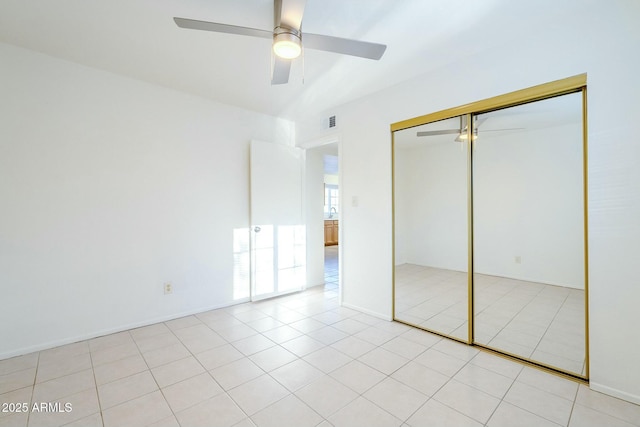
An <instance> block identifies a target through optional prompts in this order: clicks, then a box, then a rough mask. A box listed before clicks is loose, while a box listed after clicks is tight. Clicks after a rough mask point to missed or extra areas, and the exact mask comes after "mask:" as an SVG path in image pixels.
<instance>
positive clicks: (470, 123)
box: [466, 113, 475, 344]
mask: <svg viewBox="0 0 640 427" xmlns="http://www.w3.org/2000/svg"><path fill="white" fill-rule="evenodd" d="M466 120H467V230H468V231H467V233H468V234H467V296H468V298H467V311H468V316H469V318H468V319H467V325H468V328H469V330H468V331H467V341H468V344H473V338H474V332H473V331H474V324H473V319H474V317H475V316H474V308H473V302H474V299H473V294H474V292H473V144H474V140H473V133H474V129H473V128H474V126H473V115H472V114H470V113H468V114H467V115H466Z"/></svg>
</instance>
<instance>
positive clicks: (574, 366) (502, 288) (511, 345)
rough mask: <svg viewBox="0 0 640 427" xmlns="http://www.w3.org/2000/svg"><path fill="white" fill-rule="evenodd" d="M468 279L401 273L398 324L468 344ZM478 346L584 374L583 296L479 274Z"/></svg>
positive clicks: (431, 271) (407, 269) (415, 268)
mask: <svg viewBox="0 0 640 427" xmlns="http://www.w3.org/2000/svg"><path fill="white" fill-rule="evenodd" d="M467 280H468V279H467V273H464V272H459V271H452V270H445V269H440V268H433V267H425V266H420V265H416V264H403V265H399V266H397V267H396V286H395V289H396V318H397V319H400V320H403V321H405V322H408V323H411V324H414V325H417V326H421V327H424V328H426V329H429V330H433V331H437V332H441V333H443V334H446V335H451V336H454V337H457V338H460V339H463V340H466V339H467V333H468V332H467V329H468V325H467V320H466V319H467V305H468V299H467V289H468V284H467ZM474 281H475V289H476V290H475V298H474V304H475V313H476V317H475V322H476V323H475V339H476V342H477V343H479V344H484V345H487V346H489V347H492V348H495V349H499V350H502V351H505V352H507V353H511V354H515V355H518V356H521V357H524V358H528V359H532V360H536V361H539V362H543V363H546V364H548V365H552V366H556V367H558V368H561V369H564V370H566V371H570V372H574V373H577V374H583V375H584V374H585V370H586V364H585V339H584V336H585V327H584V291H583V290H580V289H572V288H566V287H562V286H552V285H546V284H543V283H536V282H528V281H523V280H516V279H509V278H504V277H497V276H490V275H486V274H475V275H474Z"/></svg>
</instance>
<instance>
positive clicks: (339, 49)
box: [173, 0, 387, 85]
mask: <svg viewBox="0 0 640 427" xmlns="http://www.w3.org/2000/svg"><path fill="white" fill-rule="evenodd" d="M305 3H306V0H274V2H273V10H274V14H273V15H274V16H273V18H274V19H273V21H274V23H273V31H266V30H260V29H257V28H248V27H238V26H236V25H229V24H220V23H217V22H208V21H198V20H194V19H186V18H173V20H174V21H175V23H176V24H177V25H178V26H179V27H180V28H187V29H191V30H203V31H213V32H217V33H227V34H237V35H241V36H251V37H261V38H265V39H273V52H274V54H275V61H274V65H273V74H272V76H271V84H272V85H279V84H284V83H287V82H288V81H289V71H290V69H291V62H292V61H293V60H294V59H295V58H297V57H298V56H300V54H301V53H302V48H303V47H305V48H309V49H316V50H324V51H327V52H334V53H340V54H343V55H351V56H358V57H361V58H367V59H375V60H378V59H380V58H381V57H382V55H383V54H384V51H385V50H386V48H387V46H386V45H383V44H378V43H370V42H364V41H359V40H351V39H343V38H340V37H333V36H325V35H321V34H311V33H303V32H302V30H301V26H302V16H303V12H304V6H305Z"/></svg>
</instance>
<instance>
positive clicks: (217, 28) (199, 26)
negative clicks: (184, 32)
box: [173, 18, 273, 39]
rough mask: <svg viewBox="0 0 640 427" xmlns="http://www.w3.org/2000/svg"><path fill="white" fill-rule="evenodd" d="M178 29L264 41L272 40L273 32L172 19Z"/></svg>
mask: <svg viewBox="0 0 640 427" xmlns="http://www.w3.org/2000/svg"><path fill="white" fill-rule="evenodd" d="M173 20H174V21H175V23H176V25H178V27H180V28H187V29H189V30H203V31H213V32H216V33H227V34H238V35H240V36H252V37H261V38H264V39H271V38H273V32H271V31H265V30H259V29H257V28H249V27H238V26H237V25H228V24H219V23H217V22H209V21H197V20H195V19H187V18H173Z"/></svg>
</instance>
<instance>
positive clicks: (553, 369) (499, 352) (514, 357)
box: [472, 343, 589, 384]
mask: <svg viewBox="0 0 640 427" xmlns="http://www.w3.org/2000/svg"><path fill="white" fill-rule="evenodd" d="M472 346H473V347H476V348H478V349H480V350H483V351H486V352H488V353H492V354H495V355H496V356H500V357H502V358H504V359H507V360H513V361H516V362H519V363H523V364H525V365H527V366H531V367H532V368H536V369H539V370H541V371H544V372H550V373H552V374H554V375H557V376H559V377H562V378H565V379H569V380H573V381H575V382H577V383H580V384H588V383H589V380H588V379H586V378H584V377H582V376H580V375H576V374H574V373H571V372H567V371H563V370H561V369H558V368H556V367H554V366H552V365H547V364H545V363H541V362H536V361H534V360H531V359H525V358H523V357H520V356H518V355H515V354H513V353H509V352H506V351H503V350H496V349H495V348H491V347H489V346H486V345H483V344H477V343H476V344H473V345H472Z"/></svg>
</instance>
